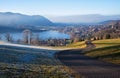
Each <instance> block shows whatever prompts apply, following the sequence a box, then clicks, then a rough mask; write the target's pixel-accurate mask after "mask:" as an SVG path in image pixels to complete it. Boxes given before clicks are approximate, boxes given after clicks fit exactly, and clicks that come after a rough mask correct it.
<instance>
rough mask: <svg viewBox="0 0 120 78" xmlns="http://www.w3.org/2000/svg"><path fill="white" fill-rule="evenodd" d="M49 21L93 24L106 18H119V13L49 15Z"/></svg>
mask: <svg viewBox="0 0 120 78" xmlns="http://www.w3.org/2000/svg"><path fill="white" fill-rule="evenodd" d="M48 18H49V19H50V20H51V21H53V22H57V23H74V24H75V23H79V24H80V23H81V24H95V23H99V22H102V21H107V20H120V15H109V16H107V15H99V14H88V15H73V16H56V17H55V16H49V17H48Z"/></svg>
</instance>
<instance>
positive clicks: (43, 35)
mask: <svg viewBox="0 0 120 78" xmlns="http://www.w3.org/2000/svg"><path fill="white" fill-rule="evenodd" d="M33 34H39V38H40V39H41V40H46V39H69V38H70V35H68V34H65V33H60V32H58V31H43V32H33ZM5 35H6V33H0V36H1V38H2V40H5ZM10 35H11V36H12V38H13V39H14V40H18V39H22V38H23V33H22V32H21V33H20V32H17V33H10Z"/></svg>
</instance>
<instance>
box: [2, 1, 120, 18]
mask: <svg viewBox="0 0 120 78" xmlns="http://www.w3.org/2000/svg"><path fill="white" fill-rule="evenodd" d="M0 12H15V13H23V14H28V15H46V16H49V15H51V16H65V15H86V14H102V15H119V14H120V0H0Z"/></svg>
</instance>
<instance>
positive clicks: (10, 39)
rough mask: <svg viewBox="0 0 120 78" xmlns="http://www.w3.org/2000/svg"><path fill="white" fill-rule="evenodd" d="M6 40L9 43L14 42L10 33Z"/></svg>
mask: <svg viewBox="0 0 120 78" xmlns="http://www.w3.org/2000/svg"><path fill="white" fill-rule="evenodd" d="M5 38H6V40H7V41H8V42H11V41H12V36H11V35H10V33H7V34H6V35H5Z"/></svg>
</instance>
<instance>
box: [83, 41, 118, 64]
mask: <svg viewBox="0 0 120 78" xmlns="http://www.w3.org/2000/svg"><path fill="white" fill-rule="evenodd" d="M92 43H93V44H94V45H95V46H96V48H95V49H93V50H90V51H87V52H86V53H85V55H87V56H90V57H93V58H97V59H100V60H103V61H106V62H110V63H114V64H119V65H120V39H106V40H97V41H93V42H92Z"/></svg>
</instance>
